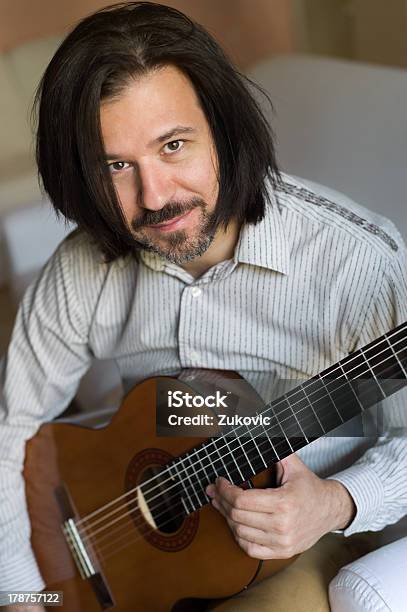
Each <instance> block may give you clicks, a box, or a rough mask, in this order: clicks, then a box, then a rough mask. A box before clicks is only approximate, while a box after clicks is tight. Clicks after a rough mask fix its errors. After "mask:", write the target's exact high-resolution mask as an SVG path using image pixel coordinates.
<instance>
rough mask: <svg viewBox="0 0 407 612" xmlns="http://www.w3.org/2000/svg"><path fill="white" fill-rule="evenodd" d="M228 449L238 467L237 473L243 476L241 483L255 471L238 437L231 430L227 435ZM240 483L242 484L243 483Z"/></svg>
mask: <svg viewBox="0 0 407 612" xmlns="http://www.w3.org/2000/svg"><path fill="white" fill-rule="evenodd" d="M227 437H228V447H229V449H230V451H231V452H232V453H233V456H234V458H235V460H236V463H237V464H238V465H239V473H240V474H241V475H242V476H243V481H244V480H247V479H248V478H251V477H252V476H253V474H255V471H254V470H253V466H252V465H251V463H250V461H249V458H248V456H247V454H246V452H245V449H244V448H243V446H242V441H241V439H240V437H239V436H238V435H237V434H236V432H234V431H233V430H231V431H230V433H229V434H228V436H227ZM243 481H242V482H243Z"/></svg>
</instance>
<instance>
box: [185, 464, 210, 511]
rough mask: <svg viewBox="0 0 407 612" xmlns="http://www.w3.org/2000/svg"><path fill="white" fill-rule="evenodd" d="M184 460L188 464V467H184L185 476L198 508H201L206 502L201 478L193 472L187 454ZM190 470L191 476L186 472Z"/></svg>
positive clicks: (192, 466) (193, 466) (193, 468)
mask: <svg viewBox="0 0 407 612" xmlns="http://www.w3.org/2000/svg"><path fill="white" fill-rule="evenodd" d="M185 460H187V461H188V462H189V466H186V474H187V477H188V480H189V481H190V483H191V486H192V489H193V493H194V495H195V497H196V498H197V500H198V503H199V506H198V507H201V506H203V505H204V504H206V502H207V501H208V498H207V496H206V493H205V490H204V489H203V488H202V479H201V476H200V475H199V474H198V473H197V472H196V471H195V465H194V463H192V460H191V457H190V455H189V453H188V454H187V455H185ZM189 469H191V470H192V475H190V474H188V470H189Z"/></svg>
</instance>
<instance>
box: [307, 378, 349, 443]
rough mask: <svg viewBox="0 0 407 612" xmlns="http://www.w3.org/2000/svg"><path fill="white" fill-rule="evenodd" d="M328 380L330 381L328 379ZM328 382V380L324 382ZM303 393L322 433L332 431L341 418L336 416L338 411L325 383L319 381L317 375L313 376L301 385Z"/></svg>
mask: <svg viewBox="0 0 407 612" xmlns="http://www.w3.org/2000/svg"><path fill="white" fill-rule="evenodd" d="M329 382H330V381H329ZM325 384H328V381H326V382H325ZM302 388H303V391H304V393H305V395H307V397H308V400H309V402H310V404H311V405H312V408H313V410H314V412H315V414H316V415H317V416H318V420H319V422H320V423H321V425H322V427H323V429H324V433H327V432H328V431H332V430H333V429H335V428H336V427H338V425H341V424H342V419H341V418H340V417H339V416H338V411H337V409H336V406H335V404H334V403H333V402H332V400H331V398H330V397H329V395H328V393H327V392H326V389H325V385H324V384H323V383H322V382H321V380H320V379H319V377H318V376H314V378H311V379H310V380H309V381H308V382H306V383H304V384H303V385H302ZM332 395H333V394H332Z"/></svg>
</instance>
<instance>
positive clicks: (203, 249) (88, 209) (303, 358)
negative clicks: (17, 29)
mask: <svg viewBox="0 0 407 612" xmlns="http://www.w3.org/2000/svg"><path fill="white" fill-rule="evenodd" d="M38 108H39V125H38V141H37V159H38V166H39V171H40V174H41V178H42V182H43V185H44V188H45V191H46V192H47V194H48V196H49V197H50V199H51V201H52V203H53V205H54V207H55V209H56V210H57V211H59V212H60V213H62V214H63V215H64V216H65V217H66V218H67V219H70V220H72V221H74V222H76V223H77V224H78V227H79V231H78V232H75V233H74V234H73V235H72V236H71V237H69V238H68V239H67V240H66V241H65V242H64V243H63V244H62V245H61V246H60V248H59V249H58V250H57V252H56V253H55V254H54V256H53V257H52V258H51V260H50V261H49V262H48V264H47V265H46V266H45V268H44V270H43V272H42V275H41V277H40V279H39V281H38V282H37V283H36V284H35V285H34V286H32V287H31V288H30V289H29V290H28V292H27V294H26V296H25V298H24V300H23V303H22V305H21V308H20V310H19V313H18V316H17V320H16V325H15V330H14V333H13V337H12V339H11V343H10V347H9V350H8V353H7V357H6V358H5V360H4V361H3V364H2V371H1V374H2V389H3V394H2V396H1V411H2V428H1V433H0V435H1V444H0V462H1V463H0V465H1V488H2V491H3V494H2V498H1V506H0V519H1V532H0V533H1V542H2V544H1V549H0V555H1V560H0V590H16V589H18V590H38V589H41V588H43V586H44V585H43V582H42V579H41V576H40V574H39V571H38V568H37V566H36V563H35V560H34V557H33V554H32V551H31V549H30V545H29V523H28V519H27V515H26V512H25V504H24V489H23V485H22V480H21V476H20V469H21V464H22V461H23V457H24V441H25V439H27V438H29V437H30V436H32V435H33V434H34V433H35V431H36V429H37V427H38V426H39V425H40V423H41V422H43V421H45V420H49V419H51V418H53V417H56V416H57V415H58V414H60V413H61V412H62V411H63V409H64V408H65V407H66V406H67V404H68V403H69V401H70V399H71V398H72V397H73V395H74V393H75V390H76V388H77V385H78V382H79V380H80V378H81V376H82V375H83V374H84V373H85V372H86V370H87V369H88V367H89V365H90V363H91V361H92V359H93V358H95V357H96V358H101V359H103V358H113V359H115V360H116V363H117V365H118V368H119V370H120V373H121V376H122V378H123V380H124V381H125V382H126V381H130V380H131V381H133V382H134V381H137V380H142V379H144V378H146V377H149V376H151V375H153V374H157V373H168V372H173V371H175V370H177V369H180V368H199V367H204V368H219V369H231V370H237V371H239V372H241V373H243V374H247V375H248V377H249V378H250V377H251V378H252V379H253V381H254V384H256V383H257V387H258V390H259V391H260V392H262V393H263V394H264V395H265V396H266V395H267V385H268V384H269V380H270V378H271V374H270V372H271V371H274V372H276V375H277V376H278V377H279V378H281V379H284V378H285V379H288V378H308V377H310V376H312V375H313V374H315V373H316V372H318V371H320V370H322V369H324V368H325V367H328V365H329V364H331V363H333V362H336V361H337V360H339V359H340V358H341V357H343V356H345V355H346V354H348V353H349V352H351V351H352V350H354V349H355V348H357V346H362V345H364V344H367V343H368V342H369V341H371V340H373V339H375V338H376V337H378V336H380V335H381V334H382V333H384V332H386V331H388V330H389V329H391V328H393V327H395V326H396V325H397V324H399V323H401V322H403V321H404V320H406V319H407V299H406V296H407V282H406V276H405V273H406V255H405V249H404V247H403V244H402V240H401V238H400V236H399V235H398V233H397V231H396V230H395V229H394V227H393V226H392V225H391V224H390V223H388V222H387V221H386V220H384V219H382V218H378V217H375V216H374V215H372V214H371V213H369V212H368V211H366V210H364V209H362V208H361V207H358V206H357V205H355V204H354V203H352V202H350V201H348V200H347V199H346V198H345V197H343V196H340V195H339V194H335V193H333V192H330V191H329V190H326V189H322V188H319V187H315V188H314V187H312V186H310V185H309V184H307V183H305V182H301V181H298V180H296V179H294V178H292V177H285V178H282V177H281V176H280V174H279V172H278V168H277V164H276V160H275V154H274V148H273V142H272V138H271V135H270V131H269V128H268V126H267V123H266V121H265V119H264V117H263V115H262V113H261V111H260V110H259V107H258V105H257V103H256V102H255V101H254V99H253V97H252V95H251V93H250V91H249V85H248V84H247V82H246V80H245V79H244V78H243V77H242V76H241V75H239V74H238V73H237V72H236V71H235V69H234V68H233V67H232V66H231V64H230V62H229V61H228V60H227V58H226V57H225V56H224V55H223V53H222V51H221V50H220V48H219V47H218V45H217V44H216V43H215V42H214V41H213V40H212V39H211V38H210V36H209V35H208V34H207V33H206V32H205V31H204V30H203V29H202V28H201V27H200V26H198V25H196V24H193V23H192V22H191V21H190V20H188V19H187V18H186V17H185V16H183V15H182V14H181V13H178V12H177V11H175V10H173V9H169V8H167V7H163V6H160V5H154V4H149V3H129V4H124V5H120V6H117V7H113V8H110V9H108V10H104V11H101V12H98V13H96V14H95V15H92V16H90V17H88V18H87V19H85V20H84V21H83V22H81V23H80V24H79V25H78V26H77V27H76V28H75V30H74V31H73V32H72V33H71V34H70V35H69V36H68V37H67V39H66V40H65V41H64V43H63V44H62V46H61V47H60V49H59V50H58V51H57V53H56V55H55V56H54V58H53V60H52V61H51V63H50V65H49V67H48V69H47V71H46V73H45V75H44V78H43V81H42V84H41V88H40V90H39V94H38ZM320 442H321V444H320V445H319V446H316V445H312V446H311V447H307V449H304V452H300V453H298V454H297V455H295V454H294V455H292V456H291V457H289V458H287V459H285V460H284V461H282V462H281V463H280V465H279V468H278V469H279V478H280V484H281V487H279V488H278V489H275V490H272V489H268V490H264V491H259V490H248V491H243V490H241V489H238V488H237V487H234V486H233V485H231V484H230V483H228V482H227V481H225V480H223V479H221V480H219V481H218V482H217V483H216V484H214V485H211V486H209V487H208V495H209V496H210V497H211V499H212V504H213V506H214V507H215V508H216V509H217V510H219V511H220V512H221V513H222V514H223V515H224V516H225V518H226V520H227V522H228V524H229V526H230V528H231V529H232V531H233V533H234V535H235V537H236V540H237V542H238V543H239V545H240V546H241V547H242V548H243V550H245V551H246V552H247V553H248V554H249V555H251V556H253V557H255V558H258V559H268V558H281V557H287V556H291V555H294V554H296V553H300V552H303V551H309V550H311V551H312V550H313V549H312V547H313V545H314V544H315V543H316V542H318V541H319V540H320V539H321V538H323V536H326V534H330V532H332V531H337V530H342V531H344V534H345V535H346V536H348V535H351V534H353V533H357V532H361V531H366V530H379V529H382V528H383V527H384V526H386V525H387V524H389V523H392V522H395V521H396V520H398V519H399V518H400V517H401V516H403V514H404V513H405V511H406V507H407V482H406V479H405V477H403V473H405V468H406V465H407V455H406V443H405V439H403V438H391V437H390V436H384V437H383V438H382V439H380V440H379V441H378V442H377V444H376V445H374V446H372V448H370V449H369V450H367V451H366V446H368V445H369V444H370V445H373V444H374V440H373V441H368V444H367V443H366V440H364V439H362V438H349V437H344V438H328V439H324V440H321V441H320ZM364 451H366V452H365V454H364ZM300 456H301V457H302V459H301V458H300ZM356 459H359V461H357V462H356V463H355V461H356ZM403 470H404V472H403ZM326 476H330V478H326ZM327 538H328V539H327ZM329 538H331V540H329ZM332 538H333V539H332ZM338 538H339V536H332V535H331V536H329V535H328V536H326V538H325V539H324V540H322V542H327V541H329V542H331V543H332V542H333V540H335V543H334V544H332V545H331V546H327V547H326V549H324V554H325V555H328V556H329V555H332V551H334V554H338V555H342V556H341V557H340V559H341V563H340V564H339V565H338V567H337V568H336V571H337V569H339V567H340V565H343V564H344V563H346V562H347V560H350V559H351V558H352V554H353V555H355V553H350V552H348V551H347V542H346V538H342V537H341V538H339V539H338ZM338 542H339V543H338ZM317 546H318V545H317ZM324 546H326V545H324ZM335 547H336V548H335ZM314 548H315V547H314ZM318 550H319V549H318ZM343 551H345V553H344V554H343ZM361 552H362V549H360V550H359V552H358V554H361ZM306 555H307V553H305V555H304V559H305V558H307V557H306ZM338 559H339V557H338ZM322 573H323V572H322ZM283 574H284V572H282V575H283ZM319 576H320V575H319V574H318V576H317V578H316V581H317V582H318V581H321V580H320V577H319ZM332 576H333V575H332ZM332 576H331V577H332ZM276 580H278V579H277V577H276V578H273V579H271V580H270V581H265V582H264V583H263V585H264V586H262V589H264V588H265V589H269V590H268V593H267V595H266V600H265V601H266V603H265V605H266V606H267V609H273V610H279V609H280V607H284V606H285V607H286V609H287V606H288V607H289V606H290V605H291V604H292V602H291V604H290V599H289V597H290V593H285V594H284V595H281V592H280V595H278V597H280V596H281V598H280V599H278V597H277V594H278V593H279V587H278V582H276ZM328 582H329V579H328V580H327V578H326V576H325V578H324V579H323V580H322V583H323V588H322V589H321V588H320V589H319V590H318V589H316V590H315V591H314V590H312V588H311V586H310V587H309V589H310V592H311V591H312V592H311V595H310V593H307V592H305V593H304V601H303V602H298V606H297V607H296V609H297V610H303V609H304V610H306V609H311V607H312V609H318V606H319V607H320V609H321V610H322V609H327V605H328V604H327V584H328ZM253 593H254V596H255V594H256V591H255V590H254V589H253ZM262 593H263V595H262V597H263V598H264V591H262ZM287 597H288V599H287ZM270 602H273V603H272V604H271V603H270ZM241 603H242V602H241V601H240V604H241ZM227 605H229V604H226V606H227ZM236 605H237V603H236V600H232V602H231V603H230V606H232V607H231V609H234V606H236ZM245 606H246V607H245ZM253 606H257V604H256V601H255V600H254V602H253V601H251V600H250V598H248V600H247V603H246V604H245V603H244V602H243V607H242V608H240V609H252V608H253ZM301 606H302V607H301ZM304 606H305V607H304ZM310 606H311V607H310ZM324 606H325V607H324ZM256 609H262V608H260V606H259V607H257V608H256ZM264 609H266V608H264ZM293 609H294V608H293Z"/></svg>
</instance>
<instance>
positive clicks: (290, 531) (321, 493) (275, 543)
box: [206, 454, 355, 559]
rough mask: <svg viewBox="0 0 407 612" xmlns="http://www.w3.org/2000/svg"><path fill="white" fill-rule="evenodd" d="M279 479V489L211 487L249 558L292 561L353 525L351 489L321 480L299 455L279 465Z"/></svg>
mask: <svg viewBox="0 0 407 612" xmlns="http://www.w3.org/2000/svg"><path fill="white" fill-rule="evenodd" d="M277 478H278V481H279V482H280V486H279V487H278V488H275V489H247V490H243V489H241V488H239V487H236V486H235V485H233V484H231V483H230V482H228V481H227V480H226V479H225V478H217V480H216V483H215V484H213V485H209V486H208V487H207V489H206V492H207V494H208V496H209V497H210V498H211V499H212V505H213V506H214V508H216V509H217V510H218V511H219V512H220V513H221V514H222V515H223V516H224V517H225V519H226V520H227V522H228V525H229V527H230V528H231V530H232V532H233V534H234V536H235V539H236V541H237V543H238V544H239V546H240V547H241V548H242V549H243V550H244V551H245V552H246V553H247V554H248V555H249V556H250V557H254V558H256V559H286V558H289V557H292V556H293V555H295V554H297V553H300V552H303V551H304V550H307V549H308V548H310V547H311V546H312V545H313V544H315V542H317V540H319V539H320V538H321V537H322V536H323V535H325V534H326V533H328V532H330V531H333V530H335V529H343V528H345V527H346V526H347V525H348V524H349V523H350V522H351V521H352V519H353V516H354V514H355V504H354V502H353V499H352V497H351V495H350V494H349V492H348V490H347V489H346V488H345V487H344V486H343V485H342V484H341V483H340V482H338V481H336V480H324V479H322V478H319V477H318V476H316V474H314V472H312V471H311V470H310V469H309V468H308V467H307V466H306V465H305V464H304V463H303V462H302V461H301V459H300V458H299V457H297V456H296V455H295V454H293V455H290V456H289V457H287V458H286V459H282V460H281V461H280V462H279V463H278V464H277Z"/></svg>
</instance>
